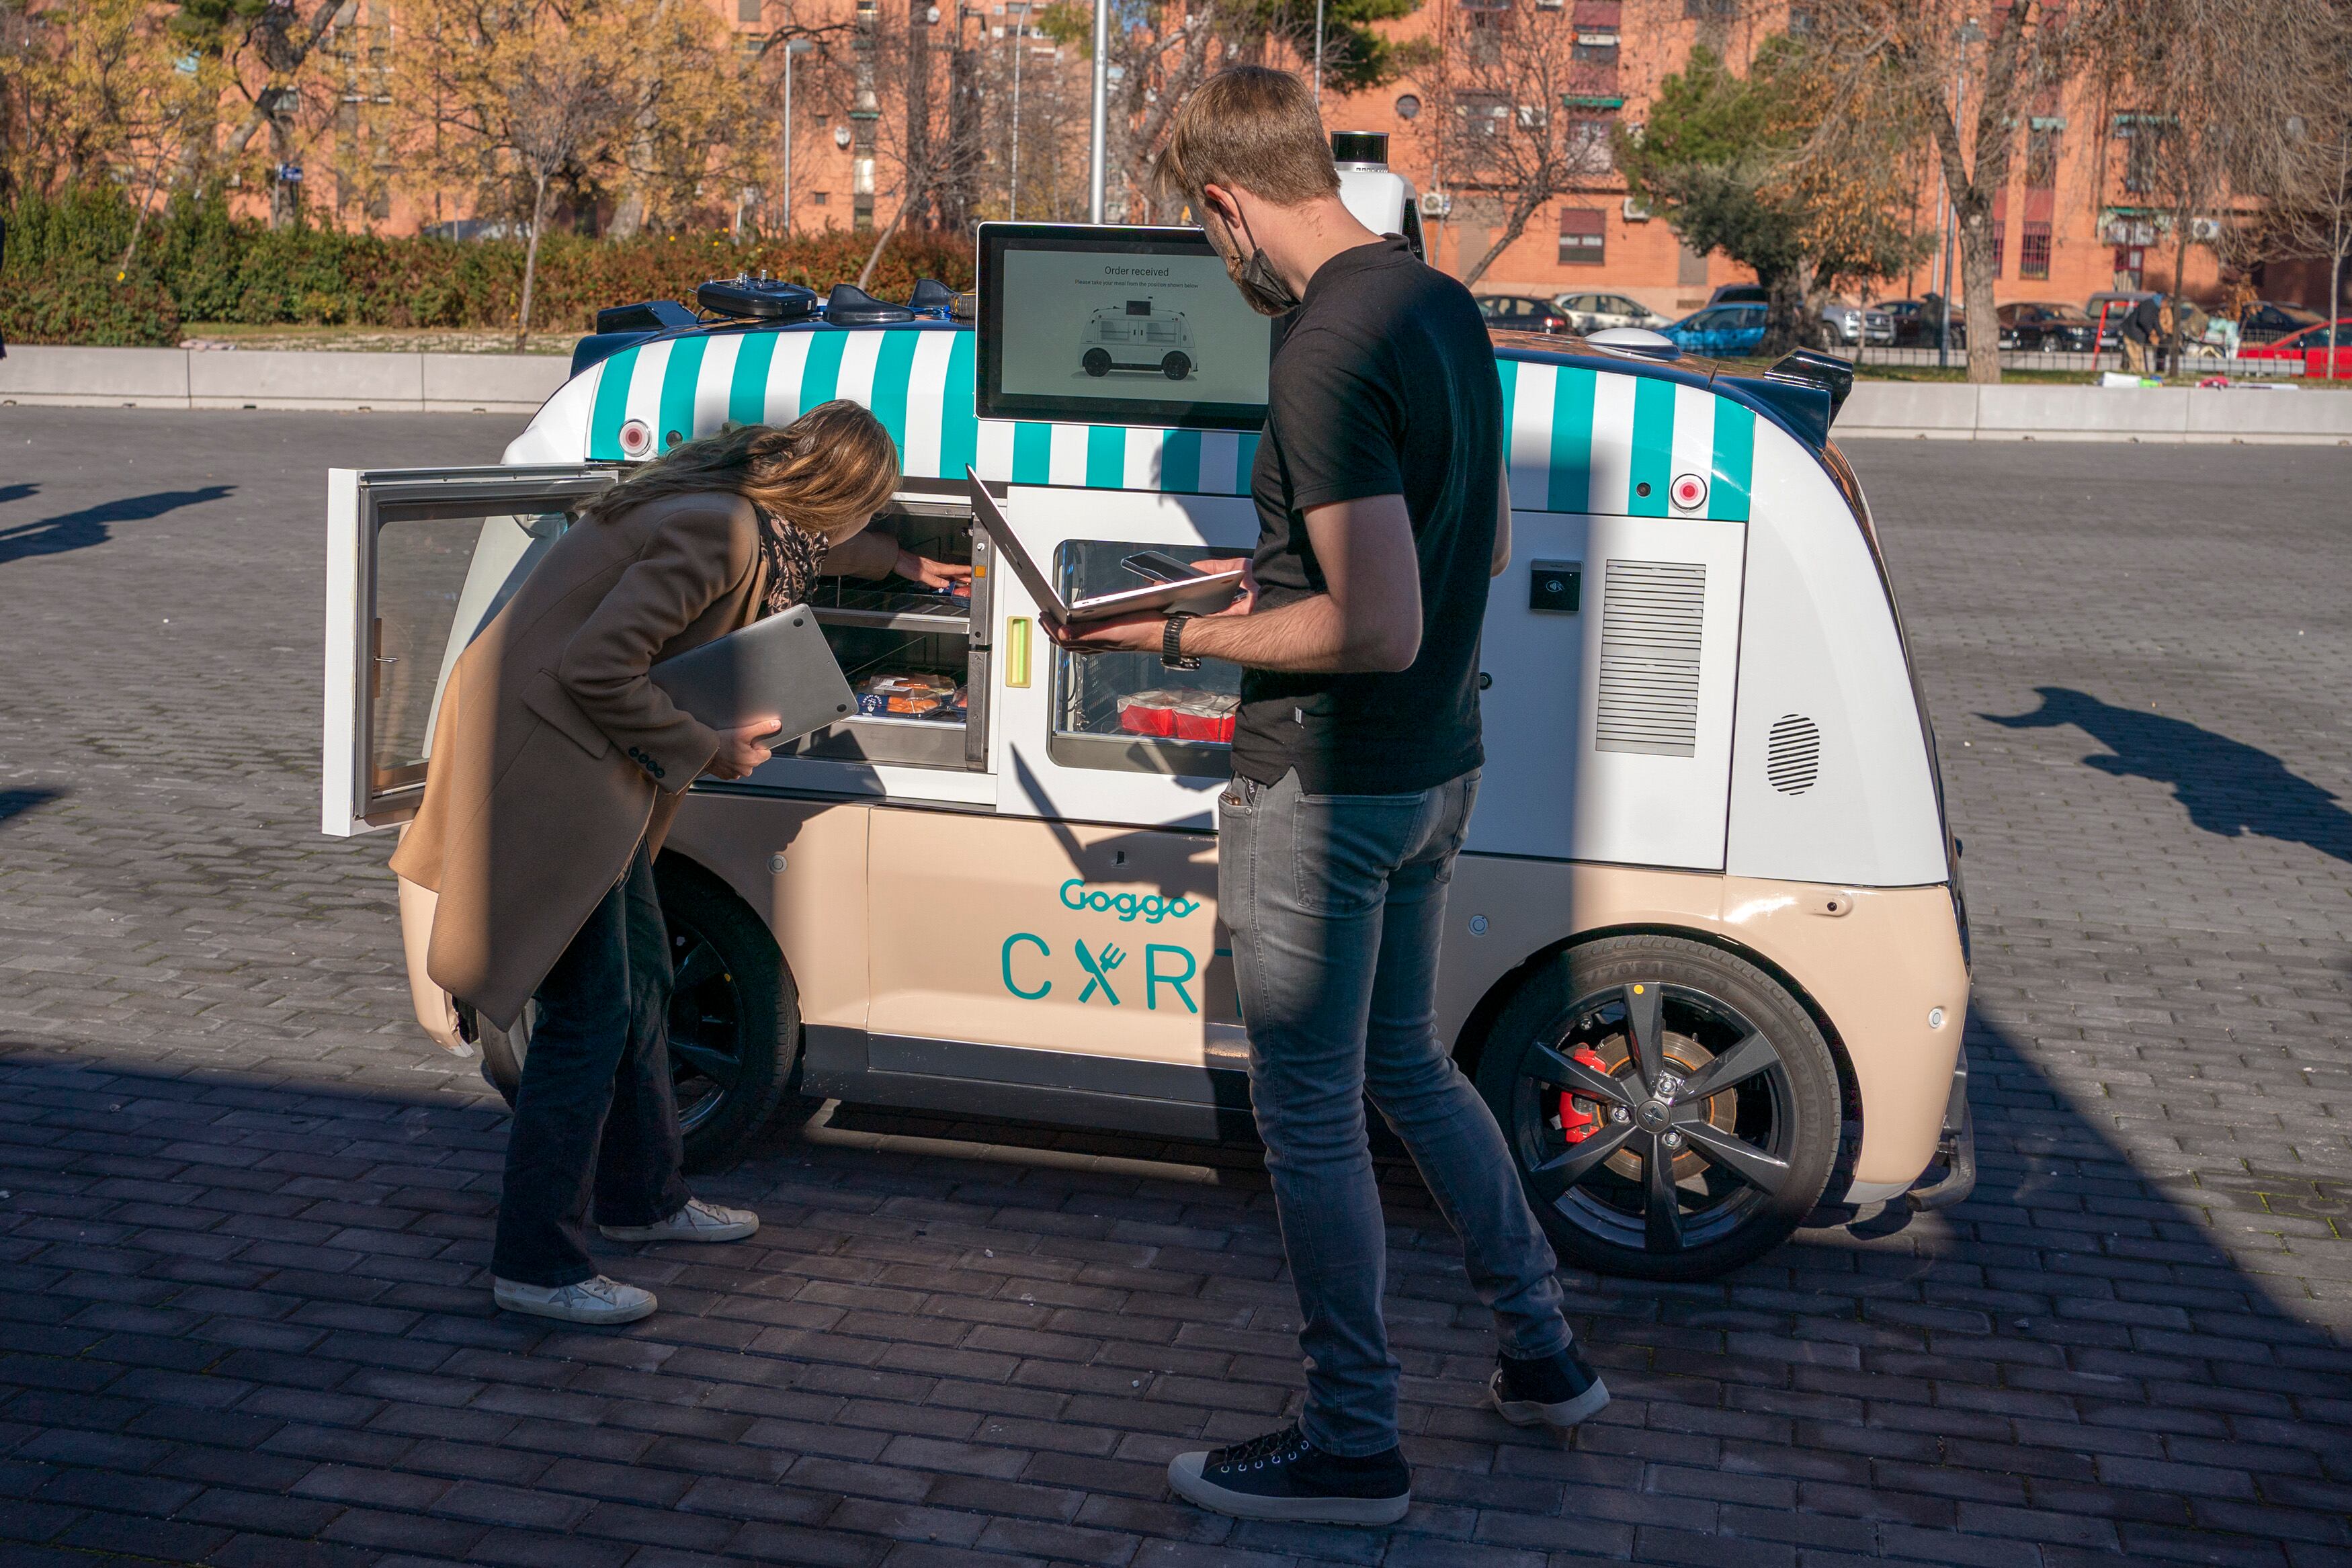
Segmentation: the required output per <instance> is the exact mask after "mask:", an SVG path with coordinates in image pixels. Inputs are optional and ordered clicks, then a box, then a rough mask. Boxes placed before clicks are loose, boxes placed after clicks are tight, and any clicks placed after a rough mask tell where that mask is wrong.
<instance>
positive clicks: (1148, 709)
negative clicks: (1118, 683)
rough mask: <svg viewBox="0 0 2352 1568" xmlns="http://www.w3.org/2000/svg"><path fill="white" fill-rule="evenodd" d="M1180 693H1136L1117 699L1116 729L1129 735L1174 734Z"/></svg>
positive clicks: (1180, 697)
mask: <svg viewBox="0 0 2352 1568" xmlns="http://www.w3.org/2000/svg"><path fill="white" fill-rule="evenodd" d="M1182 696H1183V694H1182V693H1181V692H1169V691H1148V692H1137V693H1135V694H1134V695H1130V696H1123V697H1121V698H1119V699H1118V727H1119V728H1121V729H1123V730H1125V731H1127V733H1128V734H1129V735H1163V736H1172V735H1174V734H1175V733H1176V705H1177V704H1178V703H1179V702H1180V701H1181V699H1182Z"/></svg>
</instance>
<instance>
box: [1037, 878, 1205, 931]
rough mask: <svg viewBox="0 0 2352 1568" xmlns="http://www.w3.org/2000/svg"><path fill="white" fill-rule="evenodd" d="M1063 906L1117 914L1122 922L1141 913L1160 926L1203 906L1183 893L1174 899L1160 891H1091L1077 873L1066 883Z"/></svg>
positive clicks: (1063, 885) (1144, 918)
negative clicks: (1161, 893)
mask: <svg viewBox="0 0 2352 1568" xmlns="http://www.w3.org/2000/svg"><path fill="white" fill-rule="evenodd" d="M1062 907H1063V908H1065V909H1076V910H1079V911H1085V910H1088V909H1091V910H1093V911H1095V912H1096V913H1097V914H1098V915H1118V917H1119V919H1120V921H1121V922H1122V923H1127V922H1132V921H1133V920H1135V919H1136V918H1137V917H1138V916H1140V917H1141V918H1142V920H1143V923H1144V924H1145V925H1159V924H1160V922H1161V921H1163V920H1167V919H1170V918H1171V917H1172V918H1174V919H1177V920H1181V919H1183V918H1184V917H1185V916H1186V915H1191V914H1192V913H1193V912H1194V911H1196V910H1198V909H1199V908H1200V907H1201V906H1200V904H1198V903H1197V902H1195V901H1194V900H1192V899H1190V898H1186V897H1184V896H1183V895H1181V894H1178V895H1177V896H1176V897H1174V898H1162V897H1160V895H1159V894H1156V893H1143V894H1136V893H1109V892H1107V891H1105V890H1104V889H1102V888H1099V887H1097V888H1095V889H1093V890H1091V891H1089V890H1088V889H1087V884H1086V881H1085V879H1084V878H1082V877H1075V876H1074V877H1072V878H1071V879H1070V880H1069V881H1067V882H1066V883H1063V884H1062Z"/></svg>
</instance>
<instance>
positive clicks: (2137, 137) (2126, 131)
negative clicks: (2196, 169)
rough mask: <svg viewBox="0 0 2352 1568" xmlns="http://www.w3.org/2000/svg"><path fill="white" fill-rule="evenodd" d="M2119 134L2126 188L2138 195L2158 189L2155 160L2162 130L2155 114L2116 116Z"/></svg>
mask: <svg viewBox="0 0 2352 1568" xmlns="http://www.w3.org/2000/svg"><path fill="white" fill-rule="evenodd" d="M2116 137H2117V138H2118V139H2120V140H2121V141H2122V142H2123V144H2124V189H2125V190H2126V191H2129V192H2132V193H2144V192H2147V191H2153V190H2155V189H2156V160H2157V155H2158V144H2159V143H2160V142H2161V141H2162V140H2163V127H2162V126H2161V125H2159V124H2158V121H2157V119H2156V117H2155V116H2154V115H2147V114H2119V115H2117V116H2116Z"/></svg>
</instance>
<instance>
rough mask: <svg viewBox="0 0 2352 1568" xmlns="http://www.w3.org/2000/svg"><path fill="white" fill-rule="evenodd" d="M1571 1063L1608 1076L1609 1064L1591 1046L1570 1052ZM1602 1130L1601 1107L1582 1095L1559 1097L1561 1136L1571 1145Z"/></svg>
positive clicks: (1568, 1094)
mask: <svg viewBox="0 0 2352 1568" xmlns="http://www.w3.org/2000/svg"><path fill="white" fill-rule="evenodd" d="M1568 1054H1569V1057H1570V1060H1571V1061H1579V1062H1581V1063H1583V1064H1584V1065H1585V1066H1587V1067H1590V1068H1591V1069H1592V1071H1595V1072H1598V1073H1601V1074H1602V1075H1603V1076H1606V1075H1607V1074H1608V1071H1609V1064H1608V1063H1607V1062H1605V1061H1601V1056H1600V1053H1599V1052H1597V1051H1594V1050H1593V1049H1592V1048H1591V1046H1589V1045H1580V1046H1578V1047H1577V1048H1576V1049H1575V1050H1574V1051H1570V1052H1569V1053H1568ZM1600 1130H1601V1107H1600V1106H1599V1105H1597V1104H1595V1103H1593V1102H1592V1101H1591V1100H1588V1099H1586V1098H1584V1096H1582V1095H1580V1094H1574V1093H1567V1092H1563V1093H1562V1094H1561V1095H1560V1097H1559V1135H1560V1136H1561V1137H1562V1138H1564V1139H1566V1140H1567V1141H1568V1142H1569V1143H1570V1144H1580V1143H1582V1142H1584V1140H1585V1139H1587V1138H1589V1137H1591V1136H1592V1134H1595V1133H1597V1132H1599V1131H1600Z"/></svg>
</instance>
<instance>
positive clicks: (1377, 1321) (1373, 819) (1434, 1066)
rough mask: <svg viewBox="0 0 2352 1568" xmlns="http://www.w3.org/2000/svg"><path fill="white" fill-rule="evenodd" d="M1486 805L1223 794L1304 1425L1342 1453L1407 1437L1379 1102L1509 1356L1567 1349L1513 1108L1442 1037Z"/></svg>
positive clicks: (1222, 877) (1230, 888)
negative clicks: (1467, 868)
mask: <svg viewBox="0 0 2352 1568" xmlns="http://www.w3.org/2000/svg"><path fill="white" fill-rule="evenodd" d="M1477 793H1478V775H1477V774H1476V773H1475V772H1473V773H1468V774H1465V775H1464V776H1463V777H1462V778H1459V779H1454V780H1453V781H1452V782H1450V783H1446V784H1441V785H1439V786H1438V787H1437V788H1436V789H1428V790H1424V791H1423V792H1422V793H1420V794H1418V795H1308V794H1305V793H1303V792H1302V791H1301V790H1300V788H1299V782H1298V775H1297V773H1296V772H1295V771H1294V772H1290V773H1286V774H1285V775H1283V777H1282V779H1281V781H1280V782H1279V783H1276V784H1270V785H1269V784H1260V783H1257V782H1256V781H1255V780H1253V779H1234V782H1233V783H1232V785H1231V786H1229V787H1228V788H1227V789H1226V790H1225V792H1224V794H1223V797H1222V798H1220V800H1219V801H1218V812H1217V835H1218V837H1217V901H1218V907H1219V910H1220V912H1221V913H1222V914H1223V916H1224V921H1225V924H1226V925H1228V926H1229V927H1231V928H1232V931H1233V936H1234V982H1235V985H1236V987H1237V988H1238V990H1239V992H1240V995H1241V1006H1242V1021H1243V1022H1244V1024H1245V1025H1247V1026H1248V1029H1249V1040H1250V1087H1251V1094H1252V1097H1253V1099H1254V1101H1255V1106H1256V1113H1257V1128H1258V1135H1259V1136H1260V1137H1261V1138H1263V1139H1264V1140H1265V1165H1266V1170H1267V1172H1268V1173H1269V1174H1270V1175H1271V1176H1273V1178H1274V1202H1275V1212H1276V1215H1277V1216H1278V1217H1279V1218H1280V1219H1281V1221H1282V1239H1283V1247H1284V1250H1285V1251H1286V1252H1287V1253H1288V1254H1289V1257H1290V1272H1291V1277H1292V1281H1293V1282H1294V1283H1295V1285H1296V1287H1297V1291H1298V1308H1299V1316H1300V1322H1301V1326H1300V1329H1299V1334H1298V1341H1299V1346H1300V1348H1301V1349H1302V1350H1304V1351H1305V1352H1306V1354H1307V1409H1306V1412H1305V1414H1304V1415H1303V1416H1301V1417H1300V1422H1299V1425H1300V1427H1301V1428H1302V1429H1303V1430H1304V1431H1305V1433H1306V1435H1307V1438H1308V1439H1309V1440H1310V1441H1312V1442H1313V1443H1314V1444H1315V1446H1316V1447H1317V1448H1321V1449H1323V1450H1324V1451H1325V1452H1327V1453H1334V1454H1340V1455H1346V1456H1350V1457H1360V1456H1363V1455H1368V1454H1377V1453H1381V1452H1384V1451H1386V1450H1387V1449H1389V1448H1391V1447H1393V1446H1394V1445H1395V1443H1396V1440H1397V1415H1396V1406H1397V1376H1398V1370H1399V1369H1398V1364H1397V1360H1396V1357H1395V1356H1394V1355H1392V1354H1390V1351H1389V1343H1388V1330H1387V1327H1386V1325H1385V1324H1384V1323H1383V1322H1381V1283H1382V1281H1383V1278H1384V1276H1385V1274H1386V1272H1387V1264H1388V1257H1387V1238H1386V1234H1385V1228H1384V1224H1383V1221H1382V1218H1381V1199H1380V1190H1379V1187H1378V1185H1377V1184H1376V1182H1375V1180H1374V1178H1373V1175H1372V1159H1371V1150H1370V1145H1368V1144H1367V1142H1366V1139H1365V1128H1364V1096H1365V1094H1366V1093H1367V1092H1370V1096H1371V1100H1372V1103H1373V1104H1374V1105H1376V1106H1378V1107H1379V1108H1380V1112H1381V1115H1382V1116H1384V1117H1386V1118H1387V1120H1388V1124H1389V1125H1390V1126H1391V1127H1393V1128H1395V1129H1396V1133H1397V1135H1398V1136H1399V1137H1400V1138H1402V1140H1403V1141H1404V1145H1405V1147H1406V1148H1407V1149H1409V1150H1411V1151H1412V1158H1413V1163H1414V1164H1415V1165H1417V1166H1420V1167H1421V1174H1422V1179H1423V1181H1425V1182H1426V1183H1427V1184H1428V1186H1429V1190H1430V1192H1431V1193H1432V1194H1433V1196H1434V1197H1436V1199H1437V1203H1438V1207H1440V1208H1442V1209H1443V1210H1444V1214H1445V1218H1447V1220H1449V1221H1450V1222H1451V1223H1452V1224H1453V1226H1454V1230H1455V1231H1456V1232H1458V1233H1459V1234H1460V1236H1461V1237H1462V1240H1463V1243H1464V1246H1465V1249H1466V1251H1467V1254H1468V1264H1469V1271H1470V1282H1471V1284H1472V1286H1473V1287H1474V1288H1475V1290H1476V1291H1477V1292H1478V1297H1479V1299H1480V1300H1481V1301H1485V1302H1486V1304H1487V1305H1488V1306H1489V1307H1491V1308H1493V1309H1494V1312H1495V1321H1496V1329H1497V1331H1498V1333H1499V1334H1500V1336H1501V1339H1502V1343H1503V1348H1504V1350H1505V1351H1507V1352H1508V1353H1509V1354H1512V1355H1515V1356H1525V1357H1529V1358H1534V1357H1540V1356H1547V1355H1551V1354H1556V1353H1557V1352H1559V1351H1560V1350H1562V1349H1563V1348H1565V1347H1566V1346H1567V1344H1568V1343H1569V1330H1568V1324H1567V1322H1565V1321H1564V1320H1563V1319H1562V1318H1561V1316H1560V1289H1559V1281H1558V1280H1557V1279H1555V1278H1554V1275H1553V1270H1555V1269H1556V1268H1557V1266H1558V1264H1557V1260H1555V1259H1554V1258H1553V1256H1552V1250H1551V1246H1550V1244H1549V1242H1547V1241H1546V1240H1545V1239H1544V1235H1543V1231H1542V1229H1541V1228H1539V1227H1538V1225H1537V1223H1536V1218H1535V1216H1534V1214H1532V1213H1531V1212H1530V1211H1529V1210H1528V1203H1527V1198H1526V1197H1525V1196H1524V1195H1523V1194H1522V1193H1521V1191H1520V1188H1519V1177H1518V1173H1517V1171H1516V1170H1515V1169H1514V1168H1513V1166H1512V1164H1511V1156H1510V1152H1509V1150H1508V1149H1507V1148H1506V1147H1505V1146H1504V1143H1503V1134H1502V1132H1501V1130H1500V1129H1499V1128H1497V1127H1496V1124H1495V1118H1494V1116H1493V1115H1492V1114H1491V1113H1489V1112H1488V1111H1487V1109H1486V1102H1485V1101H1483V1100H1481V1099H1480V1098H1479V1097H1478V1092H1477V1091H1476V1090H1475V1089H1473V1088H1472V1087H1471V1086H1470V1082H1469V1080H1468V1079H1466V1078H1465V1077H1463V1075H1462V1071H1461V1069H1459V1068H1457V1067H1455V1066H1454V1061H1453V1059H1452V1058H1451V1057H1450V1056H1448V1055H1447V1054H1446V1051H1445V1048H1444V1045H1443V1044H1442V1043H1441V1042H1440V1041H1439V1040H1438V1038H1437V1006H1436V1001H1437V948H1438V941H1439V937H1440V935H1441V934H1442V932H1443V931H1444V925H1445V886H1446V883H1447V882H1448V881H1450V880H1451V879H1452V877H1453V874H1454V856H1455V855H1457V854H1458V853H1460V852H1461V849H1462V838H1463V834H1464V832H1465V830H1466V829H1467V827H1468V825H1469V821H1470V807H1471V803H1472V801H1473V800H1475V798H1476V796H1477Z"/></svg>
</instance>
